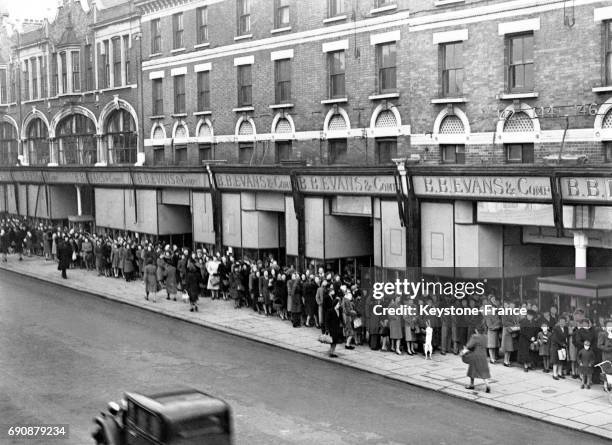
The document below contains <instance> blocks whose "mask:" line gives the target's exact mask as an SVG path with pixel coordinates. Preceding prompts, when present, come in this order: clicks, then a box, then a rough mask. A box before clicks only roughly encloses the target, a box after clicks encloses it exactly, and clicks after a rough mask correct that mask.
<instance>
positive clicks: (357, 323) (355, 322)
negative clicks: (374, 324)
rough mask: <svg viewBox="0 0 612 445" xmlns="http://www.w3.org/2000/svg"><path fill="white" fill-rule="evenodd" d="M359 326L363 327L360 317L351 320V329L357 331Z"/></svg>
mask: <svg viewBox="0 0 612 445" xmlns="http://www.w3.org/2000/svg"><path fill="white" fill-rule="evenodd" d="M361 326H363V321H362V320H361V317H357V318H355V319H354V320H353V328H355V329H359V328H360V327H361Z"/></svg>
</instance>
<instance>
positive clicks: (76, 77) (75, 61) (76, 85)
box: [70, 51, 81, 92]
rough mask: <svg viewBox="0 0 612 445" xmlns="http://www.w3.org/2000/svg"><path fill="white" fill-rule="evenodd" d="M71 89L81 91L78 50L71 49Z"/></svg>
mask: <svg viewBox="0 0 612 445" xmlns="http://www.w3.org/2000/svg"><path fill="white" fill-rule="evenodd" d="M70 54H71V57H72V60H71V62H72V91H73V92H75V91H81V59H80V54H79V52H78V51H72V52H71V53H70Z"/></svg>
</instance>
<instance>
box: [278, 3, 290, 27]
mask: <svg viewBox="0 0 612 445" xmlns="http://www.w3.org/2000/svg"><path fill="white" fill-rule="evenodd" d="M274 2H275V11H274V27H275V28H284V27H287V26H289V0H275V1H274Z"/></svg>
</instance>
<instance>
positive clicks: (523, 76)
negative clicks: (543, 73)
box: [506, 32, 534, 93]
mask: <svg viewBox="0 0 612 445" xmlns="http://www.w3.org/2000/svg"><path fill="white" fill-rule="evenodd" d="M506 52H507V55H506V60H507V64H506V71H507V80H508V82H507V89H508V92H510V93H525V92H532V91H533V88H534V63H533V33H532V32H531V33H525V34H517V35H509V36H506Z"/></svg>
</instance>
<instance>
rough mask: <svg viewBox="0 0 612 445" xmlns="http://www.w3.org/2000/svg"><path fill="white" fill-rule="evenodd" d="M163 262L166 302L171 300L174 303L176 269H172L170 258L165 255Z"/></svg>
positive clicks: (176, 289) (176, 290) (176, 288)
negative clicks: (164, 263) (164, 264)
mask: <svg viewBox="0 0 612 445" xmlns="http://www.w3.org/2000/svg"><path fill="white" fill-rule="evenodd" d="M164 261H165V262H166V266H165V267H164V271H165V279H166V294H167V296H166V300H170V299H173V300H174V301H176V294H177V292H178V287H177V284H176V267H174V264H173V261H172V257H171V256H170V255H168V254H166V255H165V257H164Z"/></svg>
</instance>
